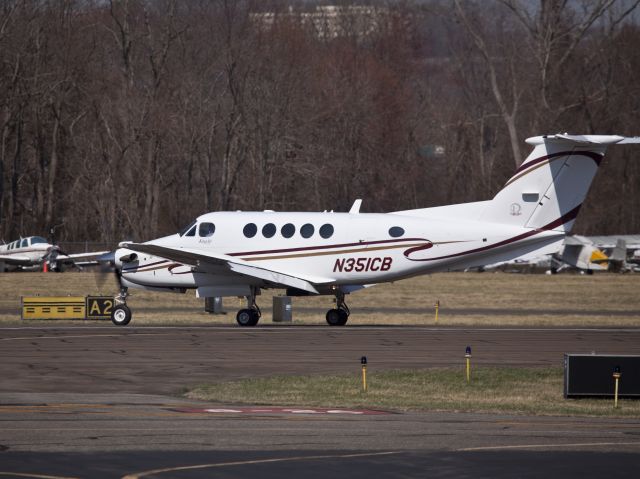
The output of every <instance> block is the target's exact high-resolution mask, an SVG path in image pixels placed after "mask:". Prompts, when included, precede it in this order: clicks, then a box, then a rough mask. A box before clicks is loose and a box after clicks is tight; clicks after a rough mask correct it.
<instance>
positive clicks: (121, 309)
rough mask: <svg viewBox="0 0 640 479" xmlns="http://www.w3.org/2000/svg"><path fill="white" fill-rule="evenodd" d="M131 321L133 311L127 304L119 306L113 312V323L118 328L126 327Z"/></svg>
mask: <svg viewBox="0 0 640 479" xmlns="http://www.w3.org/2000/svg"><path fill="white" fill-rule="evenodd" d="M129 321H131V310H130V309H129V307H128V306H127V305H126V304H119V305H117V306H115V307H114V308H113V310H112V311H111V322H112V323H113V324H115V325H116V326H126V325H127V324H129Z"/></svg>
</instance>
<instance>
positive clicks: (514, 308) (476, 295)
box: [0, 273, 640, 327]
mask: <svg viewBox="0 0 640 479" xmlns="http://www.w3.org/2000/svg"><path fill="white" fill-rule="evenodd" d="M97 284H98V282H97V278H96V275H95V274H93V273H64V274H56V273H3V274H0V291H2V293H3V294H2V297H1V298H0V322H2V323H3V324H11V323H15V324H17V323H19V322H20V297H21V296H28V295H36V294H39V295H51V296H53V295H86V294H98V293H99V292H102V293H107V294H108V293H111V294H114V293H115V292H116V291H117V287H116V285H115V282H114V281H113V280H110V281H108V282H107V283H106V284H105V285H104V286H102V287H101V288H99V287H98V286H97ZM100 290H101V291H100ZM639 292H640V275H639V274H626V275H623V274H607V273H602V274H595V275H593V276H586V275H572V274H560V275H554V276H547V275H532V274H509V273H441V274H434V275H430V276H422V277H418V278H413V279H409V280H404V281H399V282H396V283H390V284H382V285H378V286H376V287H373V288H369V289H366V290H363V291H359V292H357V293H354V294H352V295H350V296H349V297H348V304H349V306H350V308H351V310H352V315H351V318H350V319H349V322H350V324H354V325H366V324H413V325H428V326H432V325H435V321H434V303H435V301H436V300H439V301H440V305H441V306H440V314H439V322H438V325H440V326H449V325H465V326H466V325H473V326H500V325H504V326H511V325H513V326H595V325H606V326H634V327H637V326H640V294H639ZM131 293H132V296H131V298H130V299H129V303H128V304H129V306H130V307H131V308H132V310H133V312H134V320H133V321H134V324H138V325H141V324H146V325H156V324H158V325H159V324H171V323H179V324H185V323H186V324H215V323H219V324H234V321H235V312H236V310H237V309H239V308H240V307H244V306H243V305H244V300H242V301H240V300H238V299H235V298H225V299H224V308H225V310H227V311H228V314H226V315H210V314H207V313H205V312H204V307H203V300H201V299H196V298H195V297H194V293H193V292H188V293H187V294H184V295H181V294H171V293H151V292H145V291H138V290H131ZM272 295H273V293H271V292H266V293H265V294H263V295H262V296H261V297H259V298H258V303H259V304H260V305H262V307H263V318H262V320H261V321H262V322H263V323H271V297H272ZM331 305H332V298H331V297H328V296H322V297H315V298H312V297H306V298H294V299H293V312H294V323H304V324H325V322H324V313H325V312H326V310H327V309H328V308H329V307H331ZM35 323H36V324H42V323H41V322H35Z"/></svg>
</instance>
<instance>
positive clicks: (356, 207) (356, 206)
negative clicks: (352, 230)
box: [349, 199, 362, 215]
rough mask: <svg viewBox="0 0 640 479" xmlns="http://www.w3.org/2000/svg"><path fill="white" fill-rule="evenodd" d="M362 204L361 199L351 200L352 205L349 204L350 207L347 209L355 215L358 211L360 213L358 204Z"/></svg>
mask: <svg viewBox="0 0 640 479" xmlns="http://www.w3.org/2000/svg"><path fill="white" fill-rule="evenodd" d="M361 205H362V200H361V199H357V200H355V201H354V202H353V205H352V206H351V209H350V210H349V213H350V214H352V215H357V214H358V213H360V206H361Z"/></svg>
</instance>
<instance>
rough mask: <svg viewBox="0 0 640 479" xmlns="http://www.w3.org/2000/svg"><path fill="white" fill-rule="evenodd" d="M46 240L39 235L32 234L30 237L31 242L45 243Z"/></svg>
mask: <svg viewBox="0 0 640 479" xmlns="http://www.w3.org/2000/svg"><path fill="white" fill-rule="evenodd" d="M46 242H47V240H46V239H44V238H43V237H41V236H33V237H32V238H31V244H36V243H46Z"/></svg>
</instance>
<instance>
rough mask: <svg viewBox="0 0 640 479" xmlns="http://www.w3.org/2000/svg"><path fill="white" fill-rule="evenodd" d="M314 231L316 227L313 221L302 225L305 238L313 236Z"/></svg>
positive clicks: (301, 230) (302, 233)
mask: <svg viewBox="0 0 640 479" xmlns="http://www.w3.org/2000/svg"><path fill="white" fill-rule="evenodd" d="M314 231H315V228H314V227H313V225H312V224H311V223H307V224H304V225H302V228H300V234H301V235H302V237H303V238H311V237H312V236H313V232H314Z"/></svg>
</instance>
